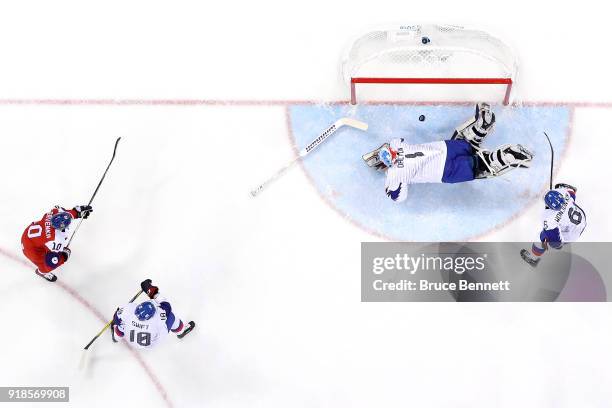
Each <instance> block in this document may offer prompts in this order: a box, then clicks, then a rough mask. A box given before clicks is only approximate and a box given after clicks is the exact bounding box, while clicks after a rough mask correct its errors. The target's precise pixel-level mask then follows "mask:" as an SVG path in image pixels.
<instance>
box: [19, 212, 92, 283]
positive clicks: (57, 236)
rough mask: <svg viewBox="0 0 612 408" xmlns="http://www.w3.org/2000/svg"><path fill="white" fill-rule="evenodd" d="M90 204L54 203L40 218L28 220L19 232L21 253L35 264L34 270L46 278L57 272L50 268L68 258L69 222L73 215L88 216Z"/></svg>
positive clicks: (52, 277)
mask: <svg viewBox="0 0 612 408" xmlns="http://www.w3.org/2000/svg"><path fill="white" fill-rule="evenodd" d="M92 211H93V210H92V208H91V206H89V205H79V206H76V207H74V208H73V209H72V210H66V209H65V208H62V207H60V206H55V207H54V208H53V209H52V210H51V211H49V212H48V213H46V214H45V215H44V216H43V217H42V219H41V220H40V221H37V222H33V223H32V224H30V225H29V226H28V227H27V228H26V229H25V231H24V232H23V235H22V236H21V247H22V249H23V253H24V255H25V256H26V257H27V258H28V259H29V260H30V261H32V263H33V264H34V265H36V271H35V272H36V274H37V275H39V276H42V277H43V278H45V279H46V280H48V281H49V282H55V281H56V280H57V276H55V274H54V273H53V272H52V271H54V270H55V269H56V268H57V267H58V266H61V265H63V264H64V263H65V262H66V261H68V259H69V258H70V249H69V248H68V247H67V246H66V245H67V244H68V241H69V240H70V235H71V234H70V224H71V222H72V220H73V219H76V218H87V217H89V214H91V212H92Z"/></svg>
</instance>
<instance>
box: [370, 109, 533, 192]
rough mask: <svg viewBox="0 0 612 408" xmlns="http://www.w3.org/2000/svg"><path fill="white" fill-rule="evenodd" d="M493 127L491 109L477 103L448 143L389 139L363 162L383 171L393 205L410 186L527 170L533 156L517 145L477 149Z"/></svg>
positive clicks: (493, 116) (457, 181)
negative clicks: (517, 169) (470, 116)
mask: <svg viewBox="0 0 612 408" xmlns="http://www.w3.org/2000/svg"><path fill="white" fill-rule="evenodd" d="M494 125H495V114H494V113H493V112H492V111H491V107H490V106H489V105H488V104H486V103H480V104H477V105H476V114H475V116H474V118H473V119H470V120H468V121H467V122H466V123H465V124H463V125H462V126H460V127H458V128H457V129H456V130H455V133H454V134H453V136H452V138H451V139H450V140H443V141H438V142H431V143H423V144H408V143H406V142H405V141H404V139H393V140H391V141H390V142H389V143H385V144H383V145H382V146H381V147H379V148H378V149H376V150H374V151H372V152H370V153H367V154H365V155H364V156H363V160H364V161H365V162H366V163H367V165H368V166H370V167H373V168H375V169H377V170H380V171H386V180H385V192H386V194H387V196H388V197H389V198H391V199H392V200H393V201H397V202H401V201H404V200H405V199H406V197H407V196H408V185H409V184H412V183H461V182H464V181H471V180H474V179H481V178H489V177H497V176H501V175H502V174H505V173H507V172H508V171H510V170H512V169H514V168H521V167H522V168H527V167H529V165H530V162H531V160H532V159H533V154H532V153H531V152H530V151H529V150H527V149H526V148H525V147H523V146H521V145H520V144H516V145H510V144H506V145H503V146H500V147H498V148H497V149H495V150H493V151H489V150H486V149H483V148H481V147H480V145H481V144H482V142H483V140H484V139H485V137H486V136H487V135H488V134H489V133H490V132H491V131H492V130H493V127H494Z"/></svg>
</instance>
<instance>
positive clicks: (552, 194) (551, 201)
mask: <svg viewBox="0 0 612 408" xmlns="http://www.w3.org/2000/svg"><path fill="white" fill-rule="evenodd" d="M544 202H545V203H546V205H547V206H548V208H552V209H553V210H555V211H558V210H560V209H561V207H563V204H565V198H564V197H563V194H561V193H560V192H558V191H557V190H550V191H549V192H547V193H546V195H544Z"/></svg>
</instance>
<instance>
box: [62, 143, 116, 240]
mask: <svg viewBox="0 0 612 408" xmlns="http://www.w3.org/2000/svg"><path fill="white" fill-rule="evenodd" d="M120 140H121V138H120V137H118V138H117V140H116V141H115V148H114V149H113V157H111V159H110V162H109V163H108V166H106V170H104V174H103V175H102V178H101V179H100V182H99V183H98V186H97V187H96V190H95V191H94V193H93V195H92V196H91V198H90V199H89V203H87V205H91V203H92V202H93V200H94V198H96V194H98V190H99V189H100V186H101V185H102V182H103V181H104V177H106V173H108V169H110V166H111V164H113V160H115V155H116V154H117V145H119V141H120ZM82 222H83V219H82V218H81V219H80V220H79V223H78V224H77V226H76V228H75V229H74V232H73V233H72V236H71V237H70V240H68V244H67V245H66V248H68V247H69V246H70V243H71V242H72V239H73V238H74V236H75V235H76V233H77V231H78V230H79V227H80V226H81V223H82Z"/></svg>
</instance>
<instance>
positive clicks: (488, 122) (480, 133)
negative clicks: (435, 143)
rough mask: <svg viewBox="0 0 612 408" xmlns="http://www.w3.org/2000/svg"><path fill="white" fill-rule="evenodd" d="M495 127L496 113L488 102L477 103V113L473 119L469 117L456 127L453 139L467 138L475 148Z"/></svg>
mask: <svg viewBox="0 0 612 408" xmlns="http://www.w3.org/2000/svg"><path fill="white" fill-rule="evenodd" d="M494 127H495V114H494V113H493V111H492V110H491V105H489V104H488V103H479V104H477V105H476V113H475V114H474V118H473V119H469V120H468V121H467V122H465V123H464V124H463V125H461V126H459V127H457V129H455V133H453V137H452V138H451V140H455V139H464V140H467V141H468V142H469V143H470V144H471V145H472V146H474V147H475V148H478V147H480V145H481V144H482V142H483V141H484V139H485V137H486V136H487V135H488V134H489V133H491V132H492V131H493V128H494Z"/></svg>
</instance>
